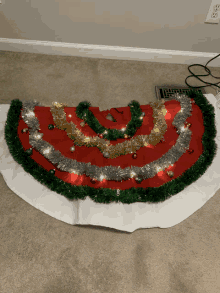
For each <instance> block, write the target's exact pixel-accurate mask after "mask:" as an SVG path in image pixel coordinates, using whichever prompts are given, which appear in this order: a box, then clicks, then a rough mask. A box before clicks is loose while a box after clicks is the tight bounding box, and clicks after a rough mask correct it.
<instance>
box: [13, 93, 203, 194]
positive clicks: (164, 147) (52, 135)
mask: <svg viewBox="0 0 220 293" xmlns="http://www.w3.org/2000/svg"><path fill="white" fill-rule="evenodd" d="M191 101H192V102H193V101H194V100H193V99H191ZM164 105H165V107H166V109H167V114H166V116H165V119H166V123H167V131H166V133H165V135H164V139H165V141H164V142H161V143H159V144H157V145H156V146H152V145H151V146H148V147H143V148H140V149H139V150H138V151H137V158H136V159H133V158H132V154H127V155H124V156H120V157H118V158H115V159H108V158H104V157H103V155H102V153H101V152H100V151H99V149H98V148H96V147H89V148H88V147H86V146H81V147H79V146H75V152H73V153H72V152H71V151H70V147H71V146H73V145H74V141H73V140H71V139H70V138H69V137H68V136H67V134H66V132H65V131H63V130H59V129H57V128H54V129H53V130H49V129H48V125H49V124H53V125H54V126H55V124H54V122H53V116H52V114H51V113H50V108H49V107H42V106H36V107H35V115H36V117H37V118H38V120H39V123H40V129H41V130H40V132H41V133H44V136H43V138H42V139H43V140H45V141H47V142H49V143H50V144H51V145H53V147H54V148H55V149H56V150H59V151H60V152H61V154H62V155H63V156H65V157H67V158H70V159H75V160H77V161H78V162H84V163H89V162H91V164H92V165H96V166H99V167H104V166H111V165H112V166H120V167H121V168H126V167H130V166H139V167H142V166H144V165H146V164H148V163H150V162H152V161H154V160H157V159H159V158H160V157H161V156H162V155H163V154H165V153H166V152H167V151H168V150H169V149H170V148H171V147H172V146H173V145H174V144H175V143H176V140H177V138H178V134H177V133H176V130H175V128H174V126H172V121H173V119H174V117H175V115H176V114H177V113H178V112H179V111H180V110H181V107H180V103H179V102H178V101H176V100H172V101H166V102H165V104H164ZM140 107H141V110H142V112H145V116H144V118H143V124H142V126H141V127H140V128H139V129H138V130H137V132H136V133H135V135H134V137H135V136H137V135H140V134H145V135H146V134H150V132H151V130H152V129H153V127H154V123H153V117H152V115H153V109H152V108H151V106H150V105H141V106H140ZM89 109H90V110H91V111H92V113H93V114H94V115H95V117H96V118H97V119H98V121H99V122H100V124H102V125H103V126H104V127H106V128H111V129H113V128H116V129H121V128H123V127H126V124H128V122H129V121H130V119H131V113H130V108H129V107H128V106H127V107H121V108H117V110H118V111H119V112H122V111H123V112H122V113H118V111H116V110H115V109H113V108H112V109H111V110H106V111H102V112H100V111H99V107H90V108H89ZM75 110H76V107H65V108H64V111H65V113H66V119H67V121H68V122H70V121H73V122H74V123H75V124H76V125H77V127H78V128H79V129H80V130H81V131H82V132H83V133H84V134H85V135H86V136H92V137H94V136H96V135H97V134H96V133H95V132H94V131H93V130H92V129H91V128H90V127H89V126H88V125H87V126H85V127H81V126H80V122H82V120H81V119H79V118H78V117H77V116H76V113H75ZM108 113H111V115H112V116H113V117H114V118H115V119H116V120H117V122H113V121H110V120H108V119H107V118H106V116H107V114H108ZM69 115H72V117H69ZM186 122H189V123H191V124H192V126H191V127H190V130H191V131H192V139H191V142H190V146H189V147H190V149H193V150H194V152H193V153H192V154H190V153H189V152H186V153H185V154H183V155H182V156H181V157H180V159H179V160H178V161H177V162H176V163H175V164H174V166H170V167H169V168H167V169H166V170H165V171H161V172H159V173H158V174H157V175H156V176H154V177H153V178H149V179H146V180H143V181H142V182H141V183H137V182H136V180H135V179H134V178H131V179H129V180H122V182H117V181H107V180H103V181H102V182H100V181H97V182H95V183H92V182H91V178H90V177H88V176H86V175H85V174H83V175H80V176H78V175H75V174H69V173H68V172H63V171H60V170H58V169H57V168H56V167H55V166H53V164H52V163H50V162H49V161H48V159H46V158H44V156H43V155H41V154H40V153H39V152H38V151H37V150H35V149H33V152H32V155H31V156H30V157H31V158H32V159H33V160H34V161H36V162H37V163H38V164H39V165H40V166H42V167H43V168H44V169H46V170H48V171H49V170H51V169H55V170H56V171H55V176H56V177H58V178H60V179H62V180H63V181H65V182H68V183H71V184H72V185H82V186H85V185H87V186H90V187H93V188H100V187H103V188H111V189H121V190H124V189H129V188H131V187H136V188H137V187H143V188H147V187H159V186H161V185H163V184H164V183H166V182H168V181H171V180H173V179H175V178H177V177H178V176H180V175H181V174H182V173H183V172H185V171H186V170H187V169H189V168H190V167H191V166H192V165H193V164H194V163H195V162H196V161H197V160H198V159H199V157H200V155H201V154H202V153H203V145H202V136H203V133H204V131H205V128H204V125H203V115H202V112H201V110H200V108H199V107H198V106H197V105H196V104H195V103H192V116H190V117H189V118H188V119H187V120H186ZM27 127H28V126H27V124H26V123H25V122H24V121H23V119H22V117H21V114H20V120H19V125H18V129H17V133H18V137H19V139H20V141H21V143H22V145H23V148H24V150H27V149H29V148H31V145H30V144H29V133H28V132H27V133H22V132H21V131H22V129H23V128H27ZM125 140H126V139H118V140H116V141H111V143H112V144H113V145H115V144H117V143H120V142H123V141H125ZM166 171H173V172H174V177H172V178H170V177H169V176H168V175H167V174H166Z"/></svg>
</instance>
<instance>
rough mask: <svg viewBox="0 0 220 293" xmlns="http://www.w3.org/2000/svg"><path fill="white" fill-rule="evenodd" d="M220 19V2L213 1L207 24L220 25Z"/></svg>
mask: <svg viewBox="0 0 220 293" xmlns="http://www.w3.org/2000/svg"><path fill="white" fill-rule="evenodd" d="M219 19H220V0H212V3H211V6H210V8H209V12H208V14H207V17H206V21H205V23H217V24H218V23H219Z"/></svg>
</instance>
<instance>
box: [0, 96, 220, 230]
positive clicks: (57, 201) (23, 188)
mask: <svg viewBox="0 0 220 293" xmlns="http://www.w3.org/2000/svg"><path fill="white" fill-rule="evenodd" d="M204 96H205V97H206V98H207V100H208V101H209V102H210V103H211V104H212V105H213V106H214V108H215V123H216V129H217V135H216V138H215V141H216V143H217V144H218V151H217V155H216V157H215V158H214V160H213V163H212V164H211V165H210V166H209V168H208V169H207V170H206V172H205V174H203V175H202V176H201V177H200V178H199V179H198V180H197V181H195V182H194V183H192V184H191V185H189V186H188V187H186V188H185V189H184V190H183V191H181V192H180V193H178V194H176V195H174V196H172V197H171V198H170V199H167V200H166V201H165V202H163V203H157V204H149V203H133V204H122V203H111V204H102V203H95V202H93V201H92V200H91V199H90V198H89V196H87V197H86V199H85V200H69V199H67V198H66V197H64V196H63V195H61V194H58V193H56V192H53V191H51V190H49V189H48V188H47V187H45V186H43V185H42V184H41V183H39V182H38V181H37V180H36V179H34V177H32V176H31V175H30V174H29V173H27V172H25V171H24V169H23V167H22V166H21V165H19V164H18V163H17V162H16V161H15V160H14V159H13V157H12V156H11V154H10V152H9V149H8V146H7V143H6V141H5V139H4V127H5V122H6V119H7V113H8V110H9V108H10V104H1V105H0V172H1V174H2V176H3V178H4V180H5V182H6V184H7V185H8V187H9V188H10V189H11V190H12V191H13V192H14V193H16V194H17V195H18V196H19V197H21V198H22V199H23V200H25V201H26V202H28V203H29V204H31V205H32V206H33V207H35V208H37V209H39V210H40V211H42V212H44V213H46V214H48V215H50V216H51V217H54V218H56V219H58V220H61V221H63V222H66V223H68V224H72V225H75V224H81V225H97V226H105V227H110V228H114V229H118V230H122V231H127V232H133V231H135V230H136V229H139V228H153V227H160V228H169V227H172V226H175V225H177V224H178V223H180V222H182V221H183V220H185V219H186V218H188V217H189V216H190V215H192V214H193V213H194V212H196V211H197V210H198V209H200V208H201V207H202V206H203V205H204V204H205V203H206V202H207V201H208V200H209V199H210V198H211V197H212V196H213V195H214V194H215V193H216V191H217V190H218V189H219V188H220V167H219V162H220V109H218V108H217V105H216V98H215V97H214V95H212V94H205V95H204Z"/></svg>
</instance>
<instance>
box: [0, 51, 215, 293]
mask: <svg viewBox="0 0 220 293" xmlns="http://www.w3.org/2000/svg"><path fill="white" fill-rule="evenodd" d="M0 53H1V54H0V103H1V104H9V103H10V101H11V100H13V99H16V98H18V99H20V100H27V99H37V100H38V101H40V102H41V103H43V105H45V106H51V103H52V102H53V101H58V102H66V103H68V105H69V106H71V105H72V106H77V105H78V103H79V102H80V101H83V100H87V101H90V102H91V103H92V106H93V107H98V106H99V107H100V109H101V110H103V109H109V108H111V107H122V106H127V105H128V103H129V102H130V101H131V100H133V99H134V100H137V101H139V103H140V104H147V103H149V102H151V101H156V94H155V86H156V85H160V86H163V85H167V84H175V85H182V86H185V78H186V77H187V76H189V75H190V73H189V71H188V66H187V65H180V64H163V63H153V62H137V61H118V60H105V59H92V58H81V57H64V56H49V55H40V54H28V53H14V52H1V51H0ZM209 68H210V69H211V72H212V74H213V75H215V76H220V68H213V67H209ZM193 72H195V74H196V73H198V74H206V72H205V70H203V69H202V68H197V69H196V68H195V69H194V70H193ZM203 79H204V80H205V81H207V82H213V83H214V82H217V81H216V80H215V79H213V78H211V77H205V78H204V77H203ZM188 83H190V84H191V85H194V86H201V85H204V84H202V83H201V82H199V81H196V80H193V79H191V78H190V79H188ZM205 90H206V93H212V94H214V95H215V94H216V91H215V90H214V89H213V88H211V87H207V88H206V89H205ZM219 180H220V178H219ZM51 204H52V203H51ZM219 206H220V190H218V191H217V192H216V194H215V195H214V196H213V197H212V198H211V199H210V200H209V201H208V202H207V203H206V204H205V205H204V206H203V207H202V208H201V209H200V210H198V211H197V212H195V213H194V214H193V215H192V216H190V217H189V218H188V219H186V220H185V221H183V222H182V223H180V224H178V225H176V226H174V227H172V228H167V229H160V228H152V229H138V230H136V231H134V232H133V233H127V232H121V231H118V230H114V229H110V228H105V227H98V226H81V225H77V226H72V225H69V224H66V223H63V222H61V221H59V220H56V219H54V218H52V217H50V216H49V215H46V214H44V213H43V212H41V211H39V210H37V209H35V208H34V207H32V206H31V205H29V204H28V203H26V202H25V201H24V200H22V199H21V198H20V197H19V196H17V195H16V194H15V193H14V192H13V191H11V190H10V189H9V188H8V187H7V185H6V183H5V181H4V179H3V177H2V175H1V174H0V293H14V292H16V293H29V292H30V293H61V292H64V293H69V292H71V293H87V292H88V293H90V292H91V293H104V292H106V293H131V292H132V293H136V292H137V293H142V292H143V293H146V292H147V293H218V292H220V269H219V268H220V266H219V263H220V256H219V255H220V245H219V243H220V208H219Z"/></svg>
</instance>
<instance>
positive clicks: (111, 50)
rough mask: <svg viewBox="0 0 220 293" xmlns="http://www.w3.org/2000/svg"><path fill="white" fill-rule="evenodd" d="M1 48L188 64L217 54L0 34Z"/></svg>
mask: <svg viewBox="0 0 220 293" xmlns="http://www.w3.org/2000/svg"><path fill="white" fill-rule="evenodd" d="M0 51H13V52H25V53H37V54H48V55H63V56H79V57H90V58H102V59H117V60H135V61H146V62H159V63H175V64H187V65H191V64H195V63H196V64H202V65H205V64H206V63H207V62H208V61H209V60H210V59H212V58H214V57H216V56H217V55H218V54H219V53H204V52H193V51H178V50H163V49H145V48H136V47H119V46H104V45H87V44H74V43H63V42H50V41H37V40H36V41H35V40H23V39H7V38H0ZM208 67H220V57H218V58H216V59H215V60H212V61H211V62H210V63H209V64H208Z"/></svg>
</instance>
